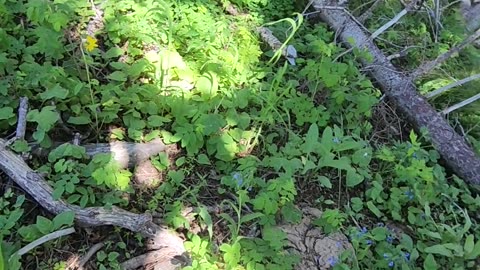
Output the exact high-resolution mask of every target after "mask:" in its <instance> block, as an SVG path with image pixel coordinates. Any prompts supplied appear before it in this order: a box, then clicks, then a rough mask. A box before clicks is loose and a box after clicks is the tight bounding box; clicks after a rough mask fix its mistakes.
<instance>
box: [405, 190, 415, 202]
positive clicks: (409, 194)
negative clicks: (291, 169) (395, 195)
mask: <svg viewBox="0 0 480 270" xmlns="http://www.w3.org/2000/svg"><path fill="white" fill-rule="evenodd" d="M405 196H407V197H408V200H409V201H411V200H413V198H415V195H414V194H413V192H412V191H411V190H407V191H405Z"/></svg>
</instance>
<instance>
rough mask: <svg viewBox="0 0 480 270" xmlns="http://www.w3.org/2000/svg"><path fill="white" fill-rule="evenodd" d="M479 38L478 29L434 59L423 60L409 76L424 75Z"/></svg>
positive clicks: (414, 77)
mask: <svg viewBox="0 0 480 270" xmlns="http://www.w3.org/2000/svg"><path fill="white" fill-rule="evenodd" d="M478 38H480V30H477V31H475V32H474V33H473V34H471V35H470V36H468V37H467V38H466V39H464V40H463V41H462V42H461V43H460V44H459V45H458V46H455V47H452V48H450V50H448V51H447V52H445V53H443V54H441V55H439V56H438V57H437V58H436V59H435V60H432V61H428V62H425V63H423V64H421V65H420V66H419V67H418V68H417V69H416V70H415V71H413V72H412V74H411V75H410V78H411V79H412V80H415V79H417V78H418V77H420V76H422V75H425V74H427V73H429V72H430V71H432V70H433V69H435V68H436V67H438V66H440V65H441V64H443V62H445V61H446V60H448V59H449V58H450V57H452V56H453V55H454V54H456V53H458V52H460V51H461V50H463V49H464V48H465V47H466V46H468V45H469V44H471V43H472V42H474V41H475V40H477V39H478Z"/></svg>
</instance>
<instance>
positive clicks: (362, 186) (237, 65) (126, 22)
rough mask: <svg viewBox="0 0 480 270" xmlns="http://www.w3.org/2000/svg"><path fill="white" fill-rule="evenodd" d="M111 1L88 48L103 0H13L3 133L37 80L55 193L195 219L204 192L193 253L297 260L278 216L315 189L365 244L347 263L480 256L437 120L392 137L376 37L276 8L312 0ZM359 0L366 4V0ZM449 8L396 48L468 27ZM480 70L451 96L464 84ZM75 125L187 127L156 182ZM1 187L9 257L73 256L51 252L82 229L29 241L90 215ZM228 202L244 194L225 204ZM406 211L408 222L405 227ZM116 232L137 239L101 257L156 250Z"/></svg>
mask: <svg viewBox="0 0 480 270" xmlns="http://www.w3.org/2000/svg"><path fill="white" fill-rule="evenodd" d="M426 2H428V1H426ZM95 4H96V5H98V9H99V10H102V11H103V14H102V17H103V18H104V21H103V22H100V21H96V23H97V24H96V28H98V29H96V30H97V31H98V32H97V33H96V34H95V36H94V38H95V39H96V42H97V45H98V47H97V48H95V49H93V50H92V51H89V50H87V49H86V47H85V39H86V37H87V33H86V30H87V29H86V25H88V23H89V21H90V19H91V18H95V12H94V11H95V10H92V6H91V4H90V3H88V2H86V1H85V2H83V1H74V0H55V1H48V0H28V1H10V0H0V15H1V16H0V20H1V25H2V28H1V29H0V41H1V42H0V96H1V97H0V136H1V137H7V136H9V135H10V134H12V132H14V130H15V127H16V124H17V114H16V111H17V109H18V106H19V98H20V97H28V99H29V105H30V111H29V113H28V117H27V118H28V119H27V121H28V132H27V133H28V136H27V138H26V140H25V141H23V140H21V141H16V142H15V143H14V144H13V145H12V146H11V148H12V149H13V150H15V151H17V152H19V153H22V152H29V151H31V150H33V149H34V148H35V147H37V146H41V147H43V148H45V149H48V150H49V155H48V157H44V158H34V159H33V160H31V162H30V165H31V166H32V167H33V168H35V169H36V170H38V171H39V172H42V173H44V174H45V175H46V176H47V177H46V178H47V180H48V181H49V183H50V184H51V186H52V187H53V189H54V197H55V198H62V199H65V200H66V201H67V202H69V203H72V204H76V205H79V206H81V207H86V206H106V207H109V206H112V205H118V206H121V207H123V208H126V209H129V210H132V211H136V212H144V211H157V212H160V213H162V214H163V217H164V222H165V223H166V224H167V225H169V226H171V227H172V228H175V229H180V230H184V231H188V229H190V223H189V222H188V221H187V220H186V219H185V218H184V217H183V216H182V215H181V212H182V210H183V209H184V208H185V207H187V206H193V207H195V216H196V218H197V222H198V223H199V224H200V225H201V226H202V227H203V228H204V230H203V231H202V232H201V233H199V234H192V233H188V234H187V238H188V241H187V242H186V243H185V246H186V248H187V249H188V250H189V252H190V253H191V255H192V259H193V262H192V265H191V266H188V267H187V268H186V269H255V270H257V269H293V267H294V265H295V264H296V263H297V262H298V259H299V258H298V257H297V256H295V255H294V254H289V253H287V251H286V243H287V238H286V235H285V233H284V232H282V231H281V230H279V229H278V228H277V227H276V225H278V224H279V223H281V222H291V223H295V222H298V221H299V219H300V217H301V212H300V209H298V207H297V206H296V205H297V204H298V203H299V202H305V201H306V202H308V203H309V204H311V205H312V206H314V207H317V208H319V209H322V210H323V211H324V215H323V216H322V218H321V219H319V220H317V221H315V224H316V225H317V226H319V227H321V228H322V229H323V230H324V231H325V232H327V233H330V232H335V231H341V232H343V233H345V234H346V235H347V236H349V240H350V243H351V244H352V246H353V247H354V249H353V251H349V252H345V253H344V254H342V255H341V256H340V257H339V258H331V260H329V261H330V262H331V264H332V267H335V269H384V268H394V269H438V268H439V267H447V268H448V269H473V267H474V265H475V264H476V263H478V262H477V261H476V260H477V257H478V256H479V255H480V241H479V238H480V234H479V232H480V230H479V228H478V224H477V221H476V217H475V216H474V215H473V216H472V214H471V213H476V212H477V211H478V210H479V208H480V197H478V195H476V194H475V193H472V192H471V191H470V190H469V189H468V187H467V186H466V185H465V184H464V183H463V182H462V181H461V179H458V178H457V177H455V176H454V175H451V174H450V173H449V172H447V171H446V170H445V169H444V168H443V167H442V166H441V165H440V164H439V158H440V157H439V155H438V153H437V152H436V151H435V150H434V149H432V147H431V146H430V145H429V144H428V141H427V140H425V134H416V133H414V132H408V131H404V132H403V133H405V134H404V135H406V138H407V137H408V139H404V140H403V141H398V140H392V139H388V140H379V139H378V137H379V135H378V133H379V132H380V131H379V130H378V128H377V126H378V123H376V122H375V119H377V118H374V117H373V116H374V113H375V111H376V110H377V109H378V108H379V107H381V104H382V102H383V101H381V100H380V97H381V93H380V91H379V90H378V89H377V88H376V87H375V85H374V83H372V82H371V81H370V80H369V79H368V77H367V76H366V75H365V73H364V72H363V71H362V70H361V69H360V66H359V64H358V63H357V61H356V59H357V57H358V56H359V54H363V53H364V52H357V51H354V52H353V53H347V54H344V55H343V56H341V55H342V53H343V52H344V51H345V49H344V48H342V47H340V46H338V44H337V43H336V42H335V33H333V32H332V31H330V30H329V29H328V28H327V26H326V25H324V24H322V23H315V22H313V21H312V20H304V22H303V23H302V24H300V22H299V21H294V20H290V21H286V20H282V21H277V20H281V19H284V18H292V19H295V18H296V17H295V15H294V14H293V12H295V11H296V12H301V11H302V10H303V8H304V6H305V4H306V3H300V2H298V3H292V2H290V1H283V0H280V1H265V0H252V1H249V0H244V1H242V0H239V1H232V4H235V5H236V6H237V7H238V8H239V9H240V11H241V12H245V14H243V13H242V14H241V15H239V16H231V15H228V14H227V13H226V12H225V7H227V6H228V4H230V3H229V2H226V1H219V2H215V1H207V0H200V1H170V0H165V1H153V0H142V1H134V0H119V1H95ZM350 4H351V7H350V8H351V10H356V12H357V13H360V11H361V10H362V8H359V9H355V8H357V7H359V6H360V4H362V3H360V1H351V3H350ZM427 4H429V3H427ZM400 9H401V6H400V5H399V4H398V3H397V1H385V4H384V5H383V6H381V7H380V8H379V9H378V10H377V11H376V12H375V13H374V15H373V16H372V17H371V19H370V20H369V21H367V22H366V23H367V25H368V27H369V28H370V29H377V28H378V27H379V26H381V25H383V23H384V22H385V20H388V19H389V18H391V17H393V16H395V14H397V13H398V12H399V11H400ZM247 12H248V14H247ZM444 16H445V17H444V28H443V30H442V31H441V32H440V35H439V41H438V42H434V40H433V39H432V38H431V35H430V29H429V26H428V23H427V21H426V20H427V17H426V16H424V15H422V14H415V15H413V17H412V18H407V19H405V20H404V21H402V23H401V24H399V25H398V26H395V27H394V28H393V29H391V30H389V31H388V32H387V33H386V34H385V36H383V38H384V39H386V40H388V42H383V41H380V42H379V46H381V47H382V49H384V51H385V52H386V54H389V53H395V52H396V50H395V49H392V47H391V46H390V43H395V44H397V45H398V47H405V46H409V45H412V44H420V46H421V50H420V49H419V50H412V51H410V52H409V54H408V55H407V57H405V58H404V59H401V60H398V61H397V62H396V64H399V65H401V66H402V67H404V68H405V69H410V68H414V67H415V66H417V65H418V64H419V63H420V62H421V61H424V60H425V59H427V58H428V59H431V58H434V57H436V56H437V55H438V54H440V53H442V52H444V51H445V50H447V49H448V48H449V47H451V46H454V45H455V44H456V43H458V42H460V41H461V40H462V38H463V37H464V36H465V33H464V32H463V28H462V27H460V26H459V24H458V20H459V14H458V12H456V11H453V10H452V11H451V12H447V13H445V15H444ZM94 20H95V19H94ZM275 21H277V23H275V24H272V25H269V26H268V27H269V29H271V30H272V31H273V32H274V33H275V34H276V36H277V37H278V38H279V39H280V40H281V41H284V40H287V38H288V37H293V38H292V39H291V41H290V45H293V46H294V47H295V48H296V49H297V51H298V54H299V57H298V59H297V65H296V66H291V65H288V63H287V62H286V61H285V59H283V58H280V59H279V60H278V61H274V62H273V63H270V62H269V60H270V59H271V58H272V57H273V55H274V52H273V51H271V49H270V48H268V47H266V46H265V45H264V44H263V43H262V42H261V40H260V39H259V37H258V35H257V34H256V28H257V27H258V26H261V25H264V24H265V23H270V22H275ZM289 22H290V23H289ZM292 22H293V25H292ZM90 23H91V22H90ZM94 28H95V27H94ZM296 28H298V31H293V29H296ZM407 37H408V38H407ZM478 59H479V54H478V51H476V50H474V49H468V50H466V51H465V52H464V53H462V54H461V55H459V56H458V57H456V58H453V59H451V60H450V61H449V62H448V64H446V65H445V66H444V67H442V69H441V70H440V69H439V70H437V71H435V72H434V73H432V74H430V75H428V77H425V78H422V79H421V80H420V81H419V82H418V86H419V89H420V91H421V92H422V93H426V92H428V91H431V90H433V89H435V88H438V87H441V86H443V85H446V84H448V83H450V82H451V80H450V79H445V76H444V74H445V73H448V74H449V75H450V76H451V77H455V78H461V77H466V76H468V75H470V73H472V74H473V73H476V69H478V67H477V65H476V63H477V62H478ZM476 84H477V83H472V84H469V85H468V86H466V89H465V91H455V92H454V93H453V94H449V95H447V96H445V97H444V96H442V97H440V98H439V99H438V100H436V101H435V105H436V106H438V107H439V108H441V107H442V106H445V104H447V103H450V102H454V101H456V100H460V99H463V98H464V97H465V96H464V95H467V94H469V93H471V92H473V91H474V89H476V88H475V87H476ZM460 92H461V94H458V93H460ZM475 106H478V104H477V105H472V106H471V107H469V108H466V109H464V110H462V111H461V112H459V113H458V117H459V119H460V122H461V123H462V124H464V125H465V126H467V127H469V128H471V129H472V132H471V133H469V135H471V136H470V137H469V138H470V139H471V140H472V142H473V143H475V142H476V139H475V138H478V127H476V126H475V124H476V122H478V114H476V110H475ZM472 112H475V113H472ZM456 115H457V114H456ZM76 132H78V133H80V134H81V135H82V136H83V139H84V140H85V141H91V142H109V141H115V140H119V141H131V142H145V141H150V140H152V139H154V138H161V139H162V140H163V141H164V142H165V143H167V144H173V143H176V144H178V145H179V146H180V147H181V153H180V154H179V155H178V156H176V158H175V159H174V160H171V159H169V158H168V157H167V156H166V155H165V154H164V153H162V154H159V155H158V156H155V157H152V163H153V164H154V166H155V167H156V168H157V169H158V170H160V171H161V173H162V176H163V181H162V182H161V183H160V185H159V186H158V187H157V188H155V189H150V190H147V191H145V190H141V189H138V187H136V186H135V185H134V184H133V183H132V182H131V179H132V171H130V170H127V169H122V168H120V167H119V166H118V164H116V163H115V162H114V161H113V160H112V158H111V157H110V156H109V155H98V156H95V157H94V158H93V159H88V158H87V155H86V151H85V149H84V148H83V147H81V146H75V145H72V144H70V143H63V144H60V145H58V144H55V142H65V141H70V140H71V139H72V137H73V134H74V133H76ZM383 135H384V134H380V137H381V136H383ZM386 136H388V134H387V135H386ZM27 142H28V143H27ZM2 186H3V185H2ZM2 192H3V196H2V197H1V198H0V209H2V212H1V214H0V236H1V237H0V239H3V242H2V245H1V247H2V248H1V252H2V254H3V256H0V258H2V259H3V261H0V267H2V266H3V265H4V264H5V266H7V265H8V267H10V268H9V269H26V268H22V267H26V265H29V266H30V265H31V264H32V262H34V261H35V258H36V257H38V256H45V257H48V259H45V260H41V261H40V262H39V264H38V265H36V267H37V269H52V268H53V269H62V267H64V265H65V263H66V262H65V261H66V259H65V258H62V257H57V256H55V255H52V256H46V255H44V254H43V253H42V252H46V250H48V248H51V247H59V246H61V245H62V244H65V243H68V239H61V240H58V241H53V242H51V243H46V244H45V245H44V246H41V247H38V248H37V249H35V250H33V251H31V252H30V253H28V254H26V255H24V256H22V257H21V258H20V257H19V256H18V255H16V254H15V252H16V251H18V249H19V248H20V247H21V246H23V245H25V244H27V243H29V242H31V241H33V240H35V239H37V238H39V237H41V236H43V235H45V234H48V233H50V232H52V231H54V230H58V229H60V228H63V227H65V226H71V225H72V219H73V217H71V216H68V215H67V214H65V215H64V216H62V215H60V216H57V217H51V219H49V218H47V217H43V216H42V215H41V214H40V213H38V212H34V213H29V212H28V211H25V209H28V208H29V207H30V206H31V203H29V202H25V199H24V196H23V195H22V192H21V191H18V190H14V191H13V190H12V189H11V188H6V187H2ZM213 204H219V205H226V206H227V207H228V209H230V211H228V212H224V213H222V214H220V215H212V214H211V212H209V211H208V206H209V205H213ZM247 209H248V210H247ZM219 220H220V221H222V223H221V224H223V225H222V226H221V227H220V228H219V227H218V226H217V225H216V224H218V222H217V221H219ZM389 224H403V225H404V226H405V227H406V228H407V229H405V230H403V231H402V232H401V233H396V232H395V231H394V230H392V226H391V225H389ZM254 226H257V228H258V230H259V231H260V234H259V235H256V236H253V237H252V236H250V235H249V234H248V228H251V227H254ZM214 230H215V232H214ZM220 233H221V234H222V235H223V236H224V237H223V239H221V240H219V239H217V238H216V236H218V235H219V234H220ZM115 236H116V237H117V238H118V239H120V240H118V239H117V240H115V241H107V245H106V247H105V249H104V250H102V251H101V252H99V253H97V256H96V258H95V259H94V262H93V263H94V264H95V266H96V267H97V268H98V269H118V267H119V262H121V261H123V260H125V259H128V258H130V257H132V256H134V255H136V254H137V253H139V252H141V250H140V247H141V242H142V239H141V237H140V236H138V235H135V234H133V233H130V232H126V231H122V230H118V229H115ZM86 244H87V243H80V246H79V247H77V249H80V248H84V247H85V246H83V245H86ZM217 244H218V245H219V246H218V247H217V246H216V245H217ZM127 246H128V248H127ZM39 251H42V252H39ZM42 254H43V255H42ZM51 254H53V253H51ZM0 269H2V268H0Z"/></svg>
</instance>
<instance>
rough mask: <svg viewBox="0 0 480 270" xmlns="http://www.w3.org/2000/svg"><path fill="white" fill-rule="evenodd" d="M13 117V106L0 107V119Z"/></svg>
mask: <svg viewBox="0 0 480 270" xmlns="http://www.w3.org/2000/svg"><path fill="white" fill-rule="evenodd" d="M13 117H15V114H14V113H13V108H11V107H3V108H0V120H6V119H10V118H13Z"/></svg>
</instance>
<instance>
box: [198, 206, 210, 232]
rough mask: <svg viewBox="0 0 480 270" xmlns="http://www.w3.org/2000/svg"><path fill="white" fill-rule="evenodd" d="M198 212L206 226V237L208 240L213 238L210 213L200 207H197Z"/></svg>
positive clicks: (203, 207)
mask: <svg viewBox="0 0 480 270" xmlns="http://www.w3.org/2000/svg"><path fill="white" fill-rule="evenodd" d="M199 210H200V211H199V212H198V215H199V216H200V217H201V218H202V219H203V222H205V224H206V225H207V230H208V235H209V236H210V239H212V237H213V222H212V217H211V216H210V213H208V210H207V208H206V207H205V206H203V205H202V206H200V207H199Z"/></svg>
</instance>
